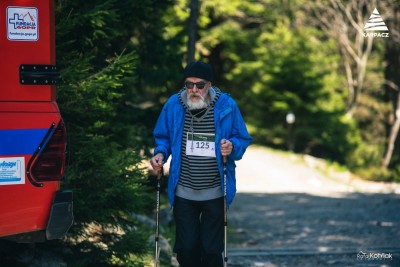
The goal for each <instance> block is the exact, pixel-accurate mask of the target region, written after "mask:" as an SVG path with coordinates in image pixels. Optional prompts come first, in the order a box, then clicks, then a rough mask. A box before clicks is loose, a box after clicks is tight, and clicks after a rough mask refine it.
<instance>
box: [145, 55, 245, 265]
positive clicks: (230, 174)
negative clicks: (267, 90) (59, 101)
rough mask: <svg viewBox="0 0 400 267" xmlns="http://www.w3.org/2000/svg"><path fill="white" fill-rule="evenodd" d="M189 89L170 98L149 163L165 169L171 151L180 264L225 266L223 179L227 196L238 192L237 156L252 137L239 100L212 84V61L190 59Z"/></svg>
mask: <svg viewBox="0 0 400 267" xmlns="http://www.w3.org/2000/svg"><path fill="white" fill-rule="evenodd" d="M184 79H185V82H184V88H183V89H181V90H180V91H179V92H178V93H177V94H174V95H173V96H172V97H170V98H169V100H168V101H167V102H166V103H165V105H164V107H163V109H162V112H161V114H160V116H159V118H158V120H157V124H156V126H155V129H154V137H155V141H156V148H155V150H154V157H153V158H152V159H151V161H150V163H151V165H152V167H153V169H154V170H155V171H160V169H161V167H162V166H163V164H164V162H166V160H167V159H168V157H169V156H170V155H172V161H171V166H170V172H169V180H168V198H169V201H170V204H171V205H172V206H173V213H174V219H175V225H176V241H175V246H174V251H175V252H176V253H177V259H178V261H179V264H180V266H181V267H197V266H198V267H203V266H204V267H205V266H207V267H211V266H215V267H217V266H218V267H220V266H223V259H222V254H221V253H222V251H223V230H224V197H223V196H224V182H223V159H222V158H223V157H226V158H227V164H226V170H227V171H226V176H227V177H226V178H227V186H226V194H227V195H226V201H227V205H228V206H229V204H230V203H231V202H232V200H233V198H234V196H235V193H236V179H235V162H234V161H235V160H240V159H241V158H242V156H243V154H244V152H245V151H246V148H247V147H248V145H249V144H250V142H251V140H252V138H251V137H250V135H249V134H248V132H247V129H246V125H245V123H244V120H243V118H242V116H241V114H240V111H239V109H238V106H237V105H236V103H235V101H234V100H233V99H232V98H231V97H230V96H229V95H228V94H226V93H223V92H221V91H220V90H219V89H218V88H217V87H215V86H212V84H211V82H212V71H211V66H210V65H208V64H206V63H204V62H201V61H196V62H191V63H189V64H188V65H187V66H186V68H185V70H184Z"/></svg>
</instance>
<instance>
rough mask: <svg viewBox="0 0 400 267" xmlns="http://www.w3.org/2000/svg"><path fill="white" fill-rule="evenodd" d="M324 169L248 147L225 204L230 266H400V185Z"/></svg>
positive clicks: (315, 163) (319, 164)
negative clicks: (228, 204)
mask: <svg viewBox="0 0 400 267" xmlns="http://www.w3.org/2000/svg"><path fill="white" fill-rule="evenodd" d="M304 163H305V164H304ZM322 169H326V166H325V165H324V163H323V162H322V161H319V160H318V159H315V158H312V157H301V156H298V155H291V156H288V155H283V154H282V153H277V152H273V151H271V150H266V149H264V148H259V147H250V148H249V149H248V151H247V152H246V154H245V157H244V158H243V159H242V160H241V161H238V162H237V186H238V194H237V197H236V198H235V200H234V203H233V204H232V206H231V208H230V209H229V222H230V225H232V226H233V227H231V229H234V230H232V231H231V233H229V240H230V243H229V244H230V245H229V247H230V250H229V251H230V255H231V256H230V264H231V266H400V194H399V193H400V185H396V184H384V183H374V182H366V181H362V180H358V179H355V178H354V177H351V175H350V174H349V173H340V172H335V171H333V170H331V171H329V172H327V171H321V170H322ZM362 253H381V255H378V254H368V255H372V256H374V257H377V256H376V255H378V256H379V257H381V258H379V259H378V258H375V259H371V258H368V260H366V259H365V258H366V257H367V256H363V255H364V254H362ZM357 256H358V257H359V259H357ZM389 256H391V258H389ZM382 257H386V258H384V259H383V258H382Z"/></svg>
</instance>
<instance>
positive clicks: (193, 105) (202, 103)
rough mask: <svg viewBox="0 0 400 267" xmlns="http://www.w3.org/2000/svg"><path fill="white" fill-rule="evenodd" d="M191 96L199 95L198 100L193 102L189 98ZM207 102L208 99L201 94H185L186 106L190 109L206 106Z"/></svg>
mask: <svg viewBox="0 0 400 267" xmlns="http://www.w3.org/2000/svg"><path fill="white" fill-rule="evenodd" d="M192 96H198V97H200V100H199V101H197V102H193V101H192V99H191V97H192ZM208 102H209V101H207V100H206V99H205V98H204V97H203V96H202V95H201V94H196V93H191V94H188V95H187V106H188V107H189V109H190V110H192V109H202V108H206V107H207V106H208V104H209V103H208Z"/></svg>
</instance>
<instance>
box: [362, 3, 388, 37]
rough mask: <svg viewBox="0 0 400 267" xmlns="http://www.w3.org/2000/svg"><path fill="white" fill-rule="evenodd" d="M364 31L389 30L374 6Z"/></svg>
mask: <svg viewBox="0 0 400 267" xmlns="http://www.w3.org/2000/svg"><path fill="white" fill-rule="evenodd" d="M364 30H366V31H389V29H388V27H386V24H385V22H384V21H383V19H382V17H381V15H380V14H379V12H378V10H377V9H376V8H375V9H374V11H373V12H372V14H371V16H370V17H369V19H368V22H367V24H365V26H364Z"/></svg>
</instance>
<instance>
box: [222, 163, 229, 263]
mask: <svg viewBox="0 0 400 267" xmlns="http://www.w3.org/2000/svg"><path fill="white" fill-rule="evenodd" d="M226 160H227V159H226V156H223V157H222V161H223V163H224V267H228V250H227V242H228V234H227V227H228V208H227V204H226Z"/></svg>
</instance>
